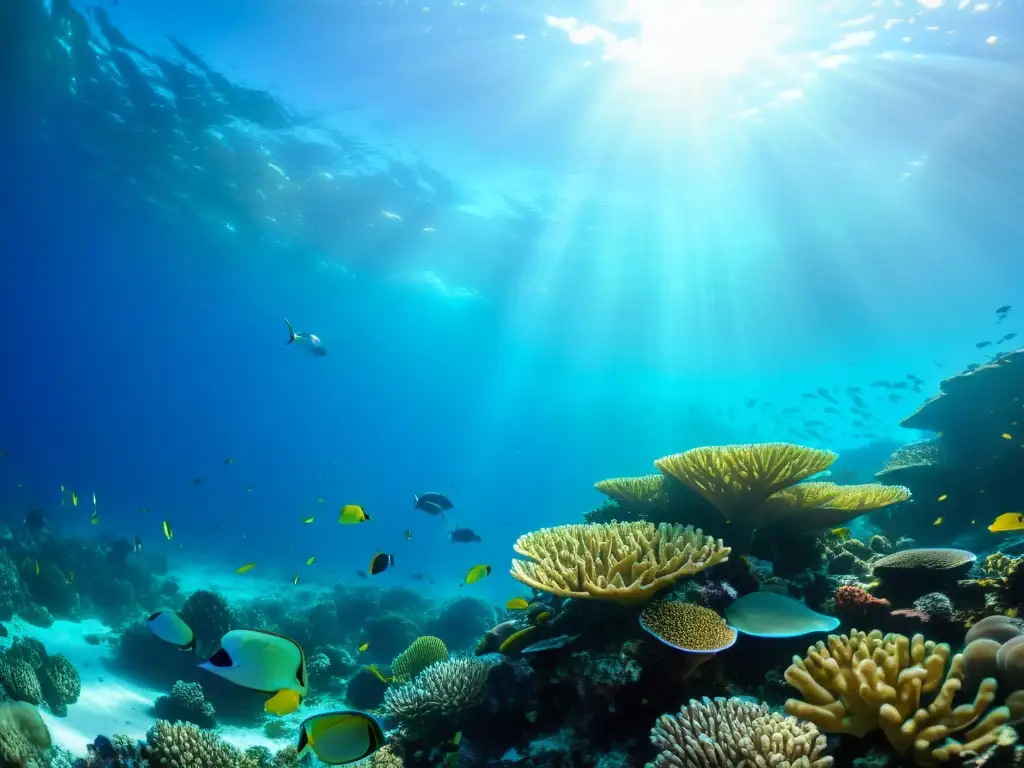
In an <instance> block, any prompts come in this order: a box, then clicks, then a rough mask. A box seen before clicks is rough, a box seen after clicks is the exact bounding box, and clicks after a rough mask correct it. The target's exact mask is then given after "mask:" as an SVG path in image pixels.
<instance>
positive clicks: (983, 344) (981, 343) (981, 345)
mask: <svg viewBox="0 0 1024 768" xmlns="http://www.w3.org/2000/svg"><path fill="white" fill-rule="evenodd" d="M974 346H975V347H977V348H978V349H984V348H985V347H991V346H992V342H991V341H979V342H978V343H977V344H975V345H974Z"/></svg>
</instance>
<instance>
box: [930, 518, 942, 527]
mask: <svg viewBox="0 0 1024 768" xmlns="http://www.w3.org/2000/svg"><path fill="white" fill-rule="evenodd" d="M932 525H942V518H941V517H936V518H935V522H934V523H932Z"/></svg>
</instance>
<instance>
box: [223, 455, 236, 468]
mask: <svg viewBox="0 0 1024 768" xmlns="http://www.w3.org/2000/svg"><path fill="white" fill-rule="evenodd" d="M234 463H235V457H234V456H228V457H227V458H226V459H224V466H225V467H226V466H229V465H230V464H234Z"/></svg>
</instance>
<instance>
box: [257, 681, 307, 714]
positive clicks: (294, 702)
mask: <svg viewBox="0 0 1024 768" xmlns="http://www.w3.org/2000/svg"><path fill="white" fill-rule="evenodd" d="M301 703H302V697H301V696H299V693H298V691H293V690H292V689H291V688H286V689H285V690H283V691H278V692H277V693H275V694H274V695H273V696H271V697H270V698H269V699H267V700H266V701H265V702H264V704H263V711H265V712H269V713H270V714H272V715H277V716H278V717H283V716H284V715H290V714H291V713H292V712H294V711H295V710H297V709H298V708H299V705H300V704H301Z"/></svg>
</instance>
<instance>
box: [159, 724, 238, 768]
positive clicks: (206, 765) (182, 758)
mask: <svg viewBox="0 0 1024 768" xmlns="http://www.w3.org/2000/svg"><path fill="white" fill-rule="evenodd" d="M142 754H143V755H144V756H145V758H146V759H147V760H148V762H149V765H152V766H161V768H256V766H257V765H258V763H257V762H256V761H255V760H253V759H252V758H251V757H249V756H248V755H243V754H241V753H240V752H239V751H238V750H237V749H235V748H234V747H232V746H231V745H230V744H226V743H224V742H222V741H221V740H220V739H218V738H217V735H216V734H215V733H214V732H213V731H203V730H200V729H199V728H198V727H197V726H195V725H190V724H186V723H168V722H167V721H165V720H158V721H157V723H156V725H154V726H153V727H152V728H150V729H149V732H148V733H147V734H146V743H145V744H144V745H143V746H142Z"/></svg>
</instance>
